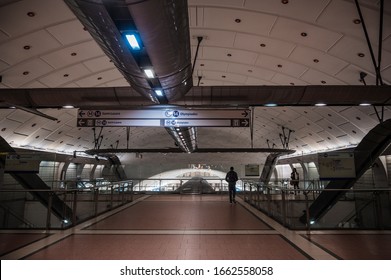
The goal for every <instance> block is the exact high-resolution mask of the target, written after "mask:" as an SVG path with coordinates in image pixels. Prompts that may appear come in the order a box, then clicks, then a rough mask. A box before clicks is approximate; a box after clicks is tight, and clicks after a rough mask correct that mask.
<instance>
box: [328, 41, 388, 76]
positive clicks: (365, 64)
mask: <svg viewBox="0 0 391 280" xmlns="http://www.w3.org/2000/svg"><path fill="white" fill-rule="evenodd" d="M329 53H330V54H332V55H334V56H336V57H339V58H344V60H346V61H349V62H350V63H352V64H355V65H357V66H359V67H361V68H363V69H365V70H366V71H369V72H371V73H373V72H374V70H373V69H374V67H373V63H372V60H371V55H370V52H369V50H368V46H367V45H366V43H365V42H363V41H359V40H356V39H353V38H348V37H343V38H342V39H341V40H340V41H338V43H337V44H335V46H333V47H332V48H331V49H330V51H329ZM375 55H376V57H377V52H376V53H375ZM381 65H382V69H384V68H387V67H388V66H389V65H391V53H390V52H387V51H384V50H383V52H382V64H381Z"/></svg>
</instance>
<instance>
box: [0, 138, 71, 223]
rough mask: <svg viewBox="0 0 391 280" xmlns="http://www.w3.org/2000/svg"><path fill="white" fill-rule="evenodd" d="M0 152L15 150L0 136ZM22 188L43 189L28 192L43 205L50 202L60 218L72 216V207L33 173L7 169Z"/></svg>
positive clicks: (47, 205)
mask: <svg viewBox="0 0 391 280" xmlns="http://www.w3.org/2000/svg"><path fill="white" fill-rule="evenodd" d="M0 152H3V153H12V154H16V153H17V152H16V151H15V150H14V149H13V148H12V147H11V146H10V145H9V144H8V143H7V141H5V140H4V139H3V138H2V137H0ZM0 165H1V166H3V167H4V166H5V156H1V157H0ZM8 174H10V175H11V176H12V177H13V178H14V179H15V180H16V181H17V182H18V183H19V184H20V185H21V186H22V187H23V188H25V189H27V190H43V191H41V192H40V191H32V192H30V193H31V195H33V196H34V197H35V198H36V199H37V200H38V201H39V202H41V203H42V204H43V205H44V206H45V207H49V204H50V203H51V211H52V213H53V214H54V215H55V216H56V217H57V218H59V219H60V220H70V219H71V217H72V216H73V213H72V209H71V208H70V207H69V206H68V205H67V204H66V203H65V202H64V201H62V200H61V199H60V198H59V197H58V196H57V195H56V194H54V193H52V192H49V191H50V190H51V188H50V187H49V186H48V185H46V183H45V182H44V181H42V179H41V178H40V177H39V176H38V175H37V174H35V173H31V172H20V171H18V172H14V171H8Z"/></svg>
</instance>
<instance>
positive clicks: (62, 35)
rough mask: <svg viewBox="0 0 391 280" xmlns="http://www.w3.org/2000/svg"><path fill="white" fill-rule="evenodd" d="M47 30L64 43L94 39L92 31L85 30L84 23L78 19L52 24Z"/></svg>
mask: <svg viewBox="0 0 391 280" xmlns="http://www.w3.org/2000/svg"><path fill="white" fill-rule="evenodd" d="M46 30H47V31H48V32H49V33H50V34H51V35H52V36H53V37H54V38H56V40H57V41H59V42H60V43H61V44H63V45H70V44H75V43H78V42H80V41H88V40H92V37H91V35H90V33H88V32H87V31H86V30H84V27H83V25H82V24H81V23H80V21H79V20H76V19H75V20H71V21H68V22H64V23H61V24H58V25H54V26H50V27H48V28H46Z"/></svg>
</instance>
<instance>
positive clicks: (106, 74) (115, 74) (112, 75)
mask: <svg viewBox="0 0 391 280" xmlns="http://www.w3.org/2000/svg"><path fill="white" fill-rule="evenodd" d="M122 77H123V76H122V74H121V73H120V72H119V71H118V70H117V68H113V69H110V70H106V71H103V72H100V73H96V74H94V75H91V76H89V77H86V78H83V79H81V80H78V81H76V82H75V83H76V84H78V85H79V86H80V87H94V86H97V85H99V84H103V83H107V82H109V81H112V80H117V79H119V78H122Z"/></svg>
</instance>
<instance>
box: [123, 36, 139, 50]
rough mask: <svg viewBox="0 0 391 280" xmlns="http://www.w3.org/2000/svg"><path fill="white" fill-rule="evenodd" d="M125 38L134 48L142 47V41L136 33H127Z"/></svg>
mask: <svg viewBox="0 0 391 280" xmlns="http://www.w3.org/2000/svg"><path fill="white" fill-rule="evenodd" d="M125 38H126V40H127V41H128V43H129V45H130V47H131V48H132V50H134V51H139V50H140V49H141V46H140V43H139V41H138V40H137V37H136V35H134V34H126V35H125Z"/></svg>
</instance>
